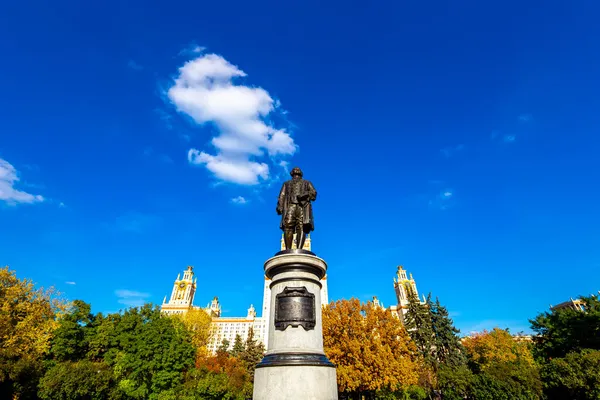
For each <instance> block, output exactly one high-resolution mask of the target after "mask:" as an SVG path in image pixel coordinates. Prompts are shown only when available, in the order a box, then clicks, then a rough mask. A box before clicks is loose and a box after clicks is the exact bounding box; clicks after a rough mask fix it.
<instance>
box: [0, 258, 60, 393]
mask: <svg viewBox="0 0 600 400" xmlns="http://www.w3.org/2000/svg"><path fill="white" fill-rule="evenodd" d="M65 307H66V305H65V302H64V301H62V300H60V299H59V297H58V296H57V293H56V292H55V291H54V290H52V289H49V290H44V289H42V288H35V286H34V284H33V282H31V281H30V280H27V279H22V280H21V279H19V278H17V276H16V273H15V272H14V271H12V270H10V269H9V268H8V266H7V267H3V268H0V398H3V399H5V398H6V399H10V398H19V397H21V396H26V395H27V394H29V393H31V392H33V393H35V391H36V390H37V389H36V386H35V385H37V381H38V379H39V377H40V376H41V374H42V373H43V369H42V365H41V361H42V359H43V357H44V356H45V355H46V354H47V353H48V352H49V350H50V340H51V338H52V333H53V332H54V330H55V329H56V327H57V318H56V317H57V315H59V314H60V313H61V312H62V311H63V310H64V309H65Z"/></svg>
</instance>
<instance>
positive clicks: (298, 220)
mask: <svg viewBox="0 0 600 400" xmlns="http://www.w3.org/2000/svg"><path fill="white" fill-rule="evenodd" d="M290 175H292V179H290V180H289V181H287V182H284V183H283V185H282V186H281V191H280V192H279V198H278V200H277V209H276V210H277V215H281V222H280V223H279V227H280V228H281V230H283V241H284V242H285V248H286V249H287V250H291V249H292V240H293V238H294V233H296V248H298V249H302V247H303V246H304V240H305V239H306V235H307V234H308V233H310V231H312V230H314V229H315V222H314V219H313V212H312V204H311V202H312V201H315V200H316V199H317V191H316V190H315V188H314V186H313V184H312V183H311V182H310V181H307V180H304V179H302V170H300V168H298V167H295V168H294V169H292V172H291V173H290Z"/></svg>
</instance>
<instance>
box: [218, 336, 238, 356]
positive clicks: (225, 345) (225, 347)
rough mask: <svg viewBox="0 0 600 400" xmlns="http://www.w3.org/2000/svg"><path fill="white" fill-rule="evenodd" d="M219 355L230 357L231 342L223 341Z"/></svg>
mask: <svg viewBox="0 0 600 400" xmlns="http://www.w3.org/2000/svg"><path fill="white" fill-rule="evenodd" d="M240 339H241V338H240ZM219 353H222V354H227V355H229V340H227V339H223V341H222V342H221V345H220V346H219V347H218V348H217V354H219Z"/></svg>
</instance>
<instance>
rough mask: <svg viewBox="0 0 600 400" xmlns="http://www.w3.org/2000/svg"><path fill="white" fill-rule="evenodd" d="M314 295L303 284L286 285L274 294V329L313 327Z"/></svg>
mask: <svg viewBox="0 0 600 400" xmlns="http://www.w3.org/2000/svg"><path fill="white" fill-rule="evenodd" d="M316 322H317V319H316V310H315V295H314V294H312V293H310V292H309V291H308V290H307V289H306V287H305V286H302V287H288V286H286V287H285V289H283V291H282V292H281V293H279V294H278V295H277V296H275V329H276V330H279V331H284V330H285V329H286V328H287V327H288V326H290V325H291V326H292V327H293V328H297V327H299V326H302V327H303V328H304V329H305V330H307V331H309V330H311V329H315V324H316Z"/></svg>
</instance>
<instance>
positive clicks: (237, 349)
mask: <svg viewBox="0 0 600 400" xmlns="http://www.w3.org/2000/svg"><path fill="white" fill-rule="evenodd" d="M245 348H246V346H244V341H243V340H242V337H241V336H240V335H235V340H234V342H233V348H232V349H231V356H232V357H239V356H240V354H242V353H243V352H244V349H245Z"/></svg>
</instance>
